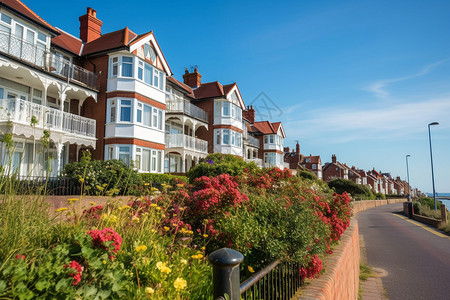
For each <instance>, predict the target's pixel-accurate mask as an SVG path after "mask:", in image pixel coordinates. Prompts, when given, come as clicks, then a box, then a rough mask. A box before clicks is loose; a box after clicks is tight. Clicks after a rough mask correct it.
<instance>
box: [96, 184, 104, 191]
mask: <svg viewBox="0 0 450 300" xmlns="http://www.w3.org/2000/svg"><path fill="white" fill-rule="evenodd" d="M95 187H96V188H97V189H98V190H99V191H103V189H104V187H102V186H101V185H96V186H95Z"/></svg>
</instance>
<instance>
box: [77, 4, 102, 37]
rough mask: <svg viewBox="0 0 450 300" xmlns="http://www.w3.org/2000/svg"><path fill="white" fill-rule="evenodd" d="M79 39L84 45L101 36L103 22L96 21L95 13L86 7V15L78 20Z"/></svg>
mask: <svg viewBox="0 0 450 300" xmlns="http://www.w3.org/2000/svg"><path fill="white" fill-rule="evenodd" d="M79 20H80V39H81V40H82V41H83V42H84V43H89V42H91V41H93V40H96V39H98V38H99V37H101V36H102V25H103V22H102V21H100V20H99V19H97V11H96V10H94V9H92V8H90V7H88V8H87V13H86V14H85V15H84V16H81V17H80V18H79Z"/></svg>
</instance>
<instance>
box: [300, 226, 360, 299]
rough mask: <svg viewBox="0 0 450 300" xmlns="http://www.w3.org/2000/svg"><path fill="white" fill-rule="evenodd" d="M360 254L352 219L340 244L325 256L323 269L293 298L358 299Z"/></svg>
mask: <svg viewBox="0 0 450 300" xmlns="http://www.w3.org/2000/svg"><path fill="white" fill-rule="evenodd" d="M359 255H360V253H359V231H358V221H357V220H356V219H352V220H351V222H350V226H349V227H348V228H347V230H345V233H344V234H343V235H342V237H341V241H340V243H339V245H338V246H337V247H336V248H335V249H333V254H331V255H329V256H328V257H327V259H326V264H325V270H326V272H325V273H324V274H323V275H322V276H321V277H320V278H318V279H314V280H312V281H311V284H310V285H308V286H307V287H306V288H305V289H304V290H303V291H302V294H301V295H300V296H299V297H298V298H296V299H302V300H312V299H324V300H329V299H333V300H349V299H357V298H358V288H359Z"/></svg>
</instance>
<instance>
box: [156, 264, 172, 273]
mask: <svg viewBox="0 0 450 300" xmlns="http://www.w3.org/2000/svg"><path fill="white" fill-rule="evenodd" d="M156 268H157V269H158V270H160V271H161V273H166V274H169V273H170V272H171V271H172V270H171V269H170V268H169V267H168V266H166V263H163V262H161V261H159V262H157V263H156Z"/></svg>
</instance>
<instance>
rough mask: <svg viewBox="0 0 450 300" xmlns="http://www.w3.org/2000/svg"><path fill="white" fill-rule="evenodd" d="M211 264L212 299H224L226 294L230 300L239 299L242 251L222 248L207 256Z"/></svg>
mask: <svg viewBox="0 0 450 300" xmlns="http://www.w3.org/2000/svg"><path fill="white" fill-rule="evenodd" d="M208 260H209V262H210V263H211V264H212V266H213V288H214V299H225V297H224V295H225V294H227V295H228V296H229V299H231V300H239V299H240V285H241V283H240V279H239V264H240V263H242V262H243V261H244V255H242V253H240V252H238V251H236V250H233V249H229V248H222V249H219V250H216V251H214V252H213V253H211V254H210V255H209V256H208Z"/></svg>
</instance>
